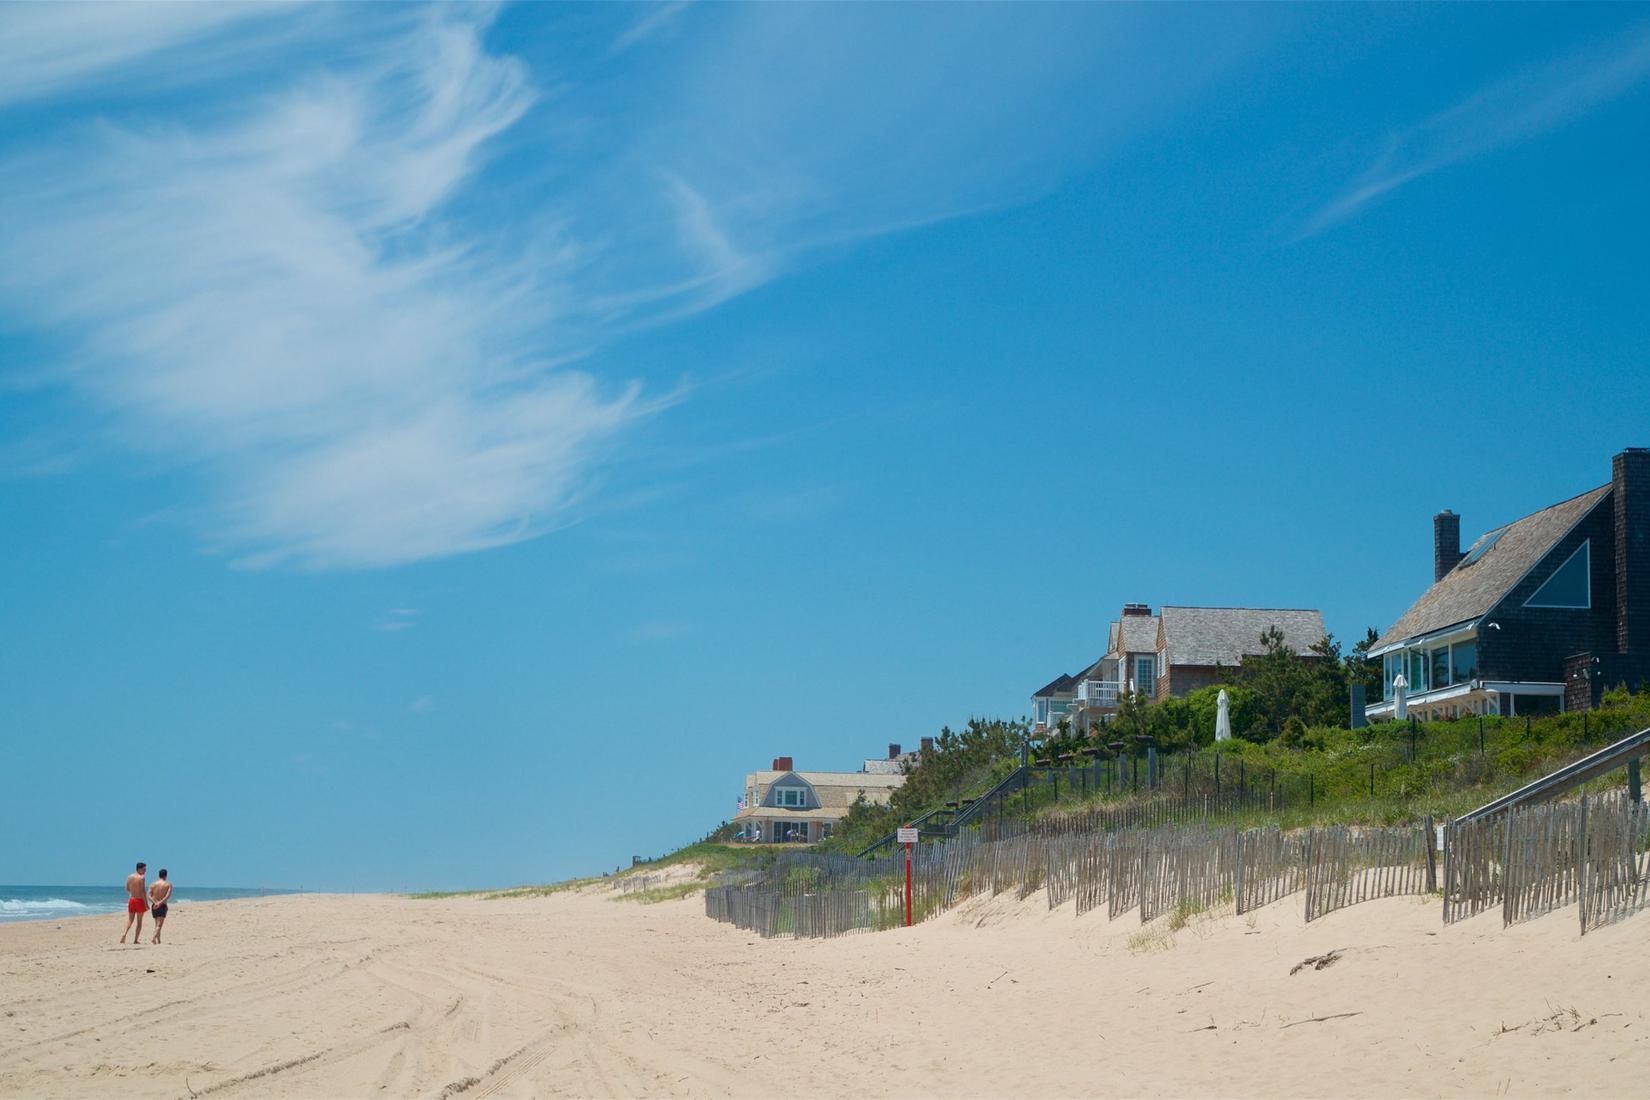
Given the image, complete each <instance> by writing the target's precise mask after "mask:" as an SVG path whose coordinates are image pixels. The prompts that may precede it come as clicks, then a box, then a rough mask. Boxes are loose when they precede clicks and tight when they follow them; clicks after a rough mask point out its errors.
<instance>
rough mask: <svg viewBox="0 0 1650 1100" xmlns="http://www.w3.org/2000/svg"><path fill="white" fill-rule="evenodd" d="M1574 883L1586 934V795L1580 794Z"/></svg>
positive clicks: (1582, 925) (1582, 927) (1583, 932)
mask: <svg viewBox="0 0 1650 1100" xmlns="http://www.w3.org/2000/svg"><path fill="white" fill-rule="evenodd" d="M1576 847H1577V849H1578V851H1577V856H1576V885H1577V887H1578V893H1579V894H1580V895H1581V898H1580V901H1581V906H1580V908H1581V934H1582V935H1583V936H1585V935H1586V934H1587V885H1588V883H1587V880H1588V877H1589V876H1588V874H1587V796H1586V795H1582V796H1581V828H1580V830H1579V831H1578V833H1577V837H1576Z"/></svg>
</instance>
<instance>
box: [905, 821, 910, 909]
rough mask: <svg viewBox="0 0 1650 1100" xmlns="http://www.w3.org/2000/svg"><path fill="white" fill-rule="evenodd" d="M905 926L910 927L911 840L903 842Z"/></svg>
mask: <svg viewBox="0 0 1650 1100" xmlns="http://www.w3.org/2000/svg"><path fill="white" fill-rule="evenodd" d="M905 927H907V928H909V927H911V842H910V841H906V843H905Z"/></svg>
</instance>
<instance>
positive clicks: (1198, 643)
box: [1159, 607, 1324, 666]
mask: <svg viewBox="0 0 1650 1100" xmlns="http://www.w3.org/2000/svg"><path fill="white" fill-rule="evenodd" d="M1159 614H1160V615H1161V616H1162V619H1163V641H1164V648H1165V649H1166V650H1167V651H1168V658H1167V660H1168V663H1169V664H1171V665H1229V666H1230V665H1237V664H1239V663H1241V662H1242V660H1243V658H1244V657H1245V656H1246V655H1249V654H1256V653H1261V652H1264V651H1263V650H1262V648H1261V644H1260V636H1261V635H1262V634H1264V633H1265V632H1266V631H1267V630H1268V629H1270V628H1272V627H1274V626H1275V627H1277V628H1278V629H1279V630H1281V631H1283V640H1284V642H1285V643H1286V644H1287V645H1288V646H1289V648H1291V649H1293V650H1294V651H1295V652H1296V653H1305V652H1306V651H1307V650H1309V649H1310V648H1311V647H1312V646H1313V645H1315V644H1317V643H1318V642H1321V641H1322V640H1323V636H1324V628H1323V613H1322V612H1320V611H1315V610H1313V609H1310V608H1301V607H1164V608H1161V609H1160V611H1159Z"/></svg>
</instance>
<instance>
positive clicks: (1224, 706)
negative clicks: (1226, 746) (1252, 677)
mask: <svg viewBox="0 0 1650 1100" xmlns="http://www.w3.org/2000/svg"><path fill="white" fill-rule="evenodd" d="M1231 739H1232V704H1231V701H1230V700H1228V699H1227V698H1226V689H1225V688H1221V689H1220V694H1219V695H1218V696H1216V698H1215V740H1216V741H1230V740H1231Z"/></svg>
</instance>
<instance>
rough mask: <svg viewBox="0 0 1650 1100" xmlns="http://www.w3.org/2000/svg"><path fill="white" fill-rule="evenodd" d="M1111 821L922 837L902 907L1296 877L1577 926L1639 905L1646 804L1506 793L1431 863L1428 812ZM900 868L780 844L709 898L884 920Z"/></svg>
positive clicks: (763, 928)
mask: <svg viewBox="0 0 1650 1100" xmlns="http://www.w3.org/2000/svg"><path fill="white" fill-rule="evenodd" d="M1106 824H1107V823H1106V822H1105V821H1104V820H1103V819H1094V820H1090V819H1086V818H1082V817H1078V818H1068V819H1062V820H1059V821H1055V822H1046V823H1040V824H1039V826H1038V827H1037V828H1036V829H1035V830H1032V831H1015V830H1013V829H1012V828H1004V829H1002V830H1000V831H999V830H997V829H995V828H994V829H992V830H985V829H970V830H965V831H963V832H961V833H960V834H959V835H957V836H955V837H951V838H948V839H945V840H942V841H937V842H932V843H927V844H922V845H919V846H918V847H917V848H916V850H915V852H914V853H913V861H912V886H913V891H912V895H913V896H912V910H913V916H914V917H915V919H916V920H918V921H921V920H926V919H928V918H930V917H932V916H934V915H936V914H938V913H941V912H943V911H945V910H946V909H949V908H951V907H953V906H955V905H957V904H959V903H961V902H963V901H965V900H967V899H968V898H970V897H975V896H996V895H1001V894H1012V895H1013V896H1014V897H1016V898H1022V899H1023V898H1026V897H1029V896H1030V895H1031V894H1033V893H1034V892H1036V891H1037V890H1038V889H1041V888H1044V887H1046V888H1047V891H1048V895H1047V896H1048V904H1049V908H1050V909H1057V908H1059V907H1061V906H1063V905H1065V904H1067V903H1068V902H1069V903H1073V908H1074V909H1075V910H1076V912H1077V914H1078V915H1079V916H1081V915H1083V914H1086V913H1089V912H1091V911H1093V910H1095V909H1100V908H1102V907H1104V908H1105V910H1106V913H1107V916H1108V917H1109V918H1110V919H1112V920H1115V919H1117V918H1118V917H1121V916H1123V915H1124V914H1126V913H1129V912H1131V911H1137V912H1138V913H1139V916H1140V920H1141V921H1142V923H1144V922H1147V921H1151V920H1154V919H1156V918H1158V917H1161V916H1163V915H1164V914H1166V913H1170V912H1173V911H1174V910H1176V909H1177V908H1183V909H1186V910H1190V911H1198V910H1203V909H1208V908H1211V907H1214V906H1216V905H1220V904H1224V903H1226V902H1227V901H1230V902H1232V903H1234V905H1235V907H1236V909H1237V911H1238V912H1240V913H1245V912H1250V911H1252V910H1255V909H1258V908H1260V907H1262V906H1265V905H1270V904H1273V903H1275V902H1278V901H1281V900H1282V899H1284V898H1286V897H1289V896H1291V895H1293V894H1296V893H1300V894H1303V895H1304V898H1303V901H1304V906H1305V914H1306V919H1307V920H1316V919H1318V918H1320V917H1322V916H1324V915H1325V914H1328V913H1332V912H1334V911H1336V910H1338V909H1343V908H1345V907H1347V906H1350V905H1357V904H1359V903H1361V902H1365V901H1371V900H1374V899H1376V898H1388V897H1397V896H1401V895H1415V896H1420V895H1426V894H1430V893H1434V892H1438V891H1439V890H1440V889H1441V891H1442V895H1443V903H1444V905H1443V911H1444V920H1445V921H1446V922H1454V921H1458V920H1463V919H1466V918H1468V917H1471V916H1474V915H1477V914H1479V913H1483V912H1486V911H1488V910H1489V909H1491V908H1492V907H1494V906H1496V905H1499V906H1501V909H1502V919H1503V922H1504V923H1507V924H1511V923H1513V922H1515V921H1522V920H1531V919H1535V918H1537V917H1539V916H1541V915H1543V914H1545V913H1549V912H1552V911H1553V910H1555V909H1558V908H1561V907H1563V906H1566V905H1569V904H1572V903H1575V902H1579V903H1580V910H1581V924H1582V930H1583V932H1586V931H1590V930H1592V929H1596V928H1598V927H1600V926H1602V925H1604V924H1607V923H1610V922H1612V921H1617V920H1621V919H1622V918H1624V917H1626V916H1629V915H1631V914H1633V913H1635V912H1638V911H1639V910H1640V909H1644V908H1647V907H1650V852H1647V848H1650V811H1647V810H1646V808H1645V807H1644V806H1643V805H1639V804H1634V803H1631V802H1629V801H1627V800H1626V799H1622V798H1605V799H1592V800H1588V799H1585V798H1584V799H1582V800H1581V801H1579V802H1576V803H1559V804H1542V805H1536V806H1528V807H1515V808H1513V809H1510V810H1507V811H1505V812H1504V813H1502V814H1500V815H1499V816H1497V817H1494V818H1487V819H1477V820H1473V821H1468V822H1458V823H1453V824H1451V825H1448V826H1446V827H1445V829H1444V830H1443V832H1444V836H1445V840H1446V843H1445V851H1444V856H1443V869H1442V875H1441V876H1440V874H1439V869H1438V865H1437V853H1436V852H1435V851H1434V843H1433V836H1434V830H1433V826H1432V823H1431V821H1430V819H1429V820H1427V821H1424V822H1423V823H1421V824H1418V825H1408V826H1395V827H1385V828H1357V827H1343V826H1334V827H1328V828H1317V829H1307V830H1303V831H1301V832H1297V833H1292V834H1285V833H1282V832H1280V831H1279V830H1278V829H1277V828H1276V827H1271V828H1263V829H1250V830H1246V831H1243V832H1235V831H1233V830H1230V829H1210V828H1207V827H1202V826H1198V827H1191V828H1175V827H1169V826H1163V827H1158V828H1152V829H1145V828H1123V829H1109V828H1107V827H1106ZM993 834H996V835H995V837H994V838H993ZM904 882H905V880H904V853H903V852H902V851H895V852H891V853H887V854H884V855H879V856H877V857H876V858H873V859H856V858H853V857H847V856H828V855H818V854H815V853H787V854H785V855H782V856H781V857H779V859H777V860H776V861H775V862H774V864H773V865H772V866H771V867H770V868H768V869H767V870H765V871H764V872H762V873H761V875H760V876H759V877H757V878H756V879H755V880H754V881H728V882H722V883H718V884H717V885H715V886H712V887H711V888H710V889H709V890H707V891H706V893H705V913H706V915H707V916H710V917H712V918H714V919H716V920H720V921H725V922H728V923H731V924H734V925H736V926H738V927H740V928H745V929H748V930H751V931H754V932H756V933H758V934H759V935H762V936H776V935H794V936H809V937H816V936H837V935H843V934H846V933H849V932H856V931H867V930H876V929H886V928H892V927H896V926H898V925H901V924H903V923H904V922H905V896H904ZM640 888H645V887H640Z"/></svg>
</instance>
